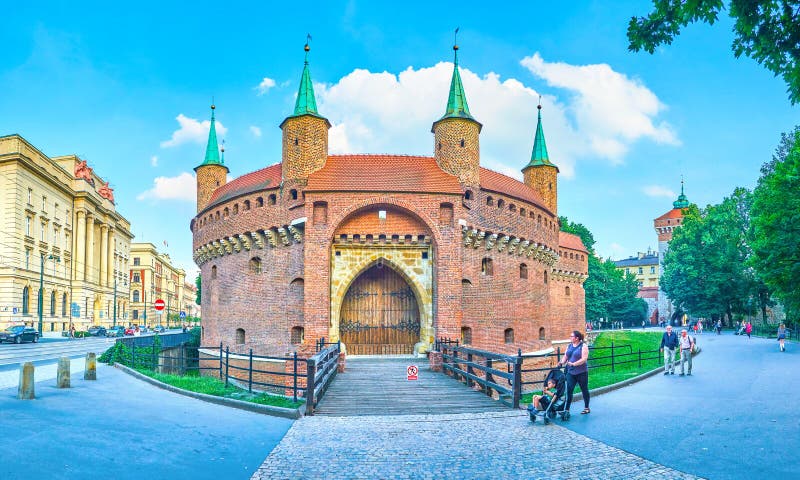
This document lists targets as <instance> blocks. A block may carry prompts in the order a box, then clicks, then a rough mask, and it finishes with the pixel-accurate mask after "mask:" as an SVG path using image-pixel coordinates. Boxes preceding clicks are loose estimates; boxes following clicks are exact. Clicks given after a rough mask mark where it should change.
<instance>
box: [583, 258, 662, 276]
mask: <svg viewBox="0 0 800 480" xmlns="http://www.w3.org/2000/svg"><path fill="white" fill-rule="evenodd" d="M581 260H582V259H581ZM650 273H656V267H655V266H652V267H650Z"/></svg>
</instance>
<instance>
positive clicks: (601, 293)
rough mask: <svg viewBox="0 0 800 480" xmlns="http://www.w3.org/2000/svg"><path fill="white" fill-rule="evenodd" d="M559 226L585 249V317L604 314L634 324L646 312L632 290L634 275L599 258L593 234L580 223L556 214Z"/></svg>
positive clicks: (633, 288) (643, 303) (643, 304)
mask: <svg viewBox="0 0 800 480" xmlns="http://www.w3.org/2000/svg"><path fill="white" fill-rule="evenodd" d="M559 220H560V221H561V230H562V231H564V232H567V233H572V234H574V235H577V236H579V237H580V238H581V240H582V241H583V245H584V246H585V247H586V249H587V250H588V251H589V258H588V261H589V278H587V279H586V281H585V282H584V284H583V289H584V292H585V293H586V296H585V298H586V319H587V320H589V321H593V320H598V319H600V318H604V319H607V320H612V321H622V322H626V323H634V324H638V323H639V322H641V321H642V320H644V318H645V317H646V316H647V304H646V303H645V301H644V300H642V299H641V298H637V296H636V294H637V293H638V291H639V288H638V286H637V284H636V277H635V276H634V275H630V274H628V275H625V274H623V272H622V271H620V270H617V268H616V265H615V264H614V262H612V261H611V260H606V261H603V260H601V259H599V258H597V256H596V255H595V251H594V244H595V240H594V235H592V232H591V231H589V229H588V228H586V226H585V225H583V224H581V223H574V222H571V221H570V220H569V219H568V218H567V217H563V216H562V217H559Z"/></svg>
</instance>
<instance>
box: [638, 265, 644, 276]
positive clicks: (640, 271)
mask: <svg viewBox="0 0 800 480" xmlns="http://www.w3.org/2000/svg"><path fill="white" fill-rule="evenodd" d="M643 274H644V268H642V267H639V275H643Z"/></svg>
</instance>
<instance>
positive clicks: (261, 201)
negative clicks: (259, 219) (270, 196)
mask: <svg viewBox="0 0 800 480" xmlns="http://www.w3.org/2000/svg"><path fill="white" fill-rule="evenodd" d="M263 206H264V198H263V197H258V198H256V207H263Z"/></svg>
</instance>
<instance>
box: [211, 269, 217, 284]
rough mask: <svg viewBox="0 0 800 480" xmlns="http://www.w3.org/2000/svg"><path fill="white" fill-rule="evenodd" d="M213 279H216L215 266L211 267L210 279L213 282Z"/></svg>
mask: <svg viewBox="0 0 800 480" xmlns="http://www.w3.org/2000/svg"><path fill="white" fill-rule="evenodd" d="M215 278H217V266H216V265H214V266H213V267H211V279H212V280H214V279H215Z"/></svg>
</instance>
